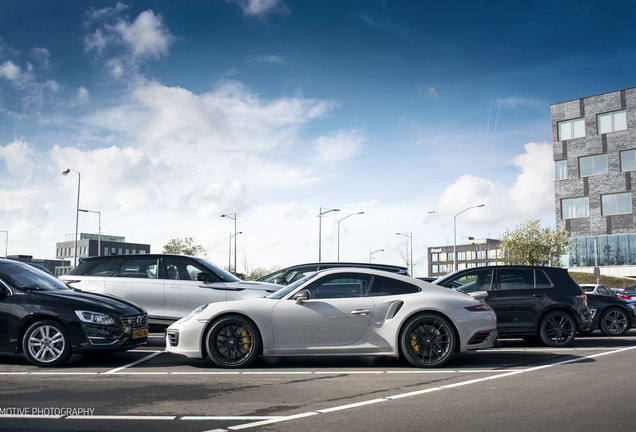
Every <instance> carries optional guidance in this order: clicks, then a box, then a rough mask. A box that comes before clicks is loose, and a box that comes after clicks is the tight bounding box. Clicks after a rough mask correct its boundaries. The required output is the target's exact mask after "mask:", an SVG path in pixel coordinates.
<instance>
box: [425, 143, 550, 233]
mask: <svg viewBox="0 0 636 432" xmlns="http://www.w3.org/2000/svg"><path fill="white" fill-rule="evenodd" d="M524 149H525V152H524V153H522V154H519V155H517V156H515V157H514V159H513V160H512V161H511V162H510V164H512V165H516V166H517V167H518V168H519V170H520V173H519V174H518V175H517V177H516V179H515V181H514V182H513V183H512V184H510V185H506V184H503V183H501V182H495V181H493V180H490V179H487V178H481V177H476V176H473V175H463V176H461V177H459V178H458V179H457V180H456V181H455V182H453V183H452V184H451V185H450V186H448V187H447V188H446V190H445V191H444V193H443V194H442V197H441V198H440V199H439V200H438V202H437V203H436V205H435V210H437V211H440V212H443V213H446V214H450V215H453V214H456V213H457V212H458V211H461V210H463V209H464V208H467V207H470V206H473V205H478V204H486V207H484V208H482V209H479V210H477V211H470V212H467V213H466V214H465V215H462V218H463V219H469V220H473V221H480V222H482V223H488V224H490V225H496V224H505V225H510V224H512V225H515V224H519V223H523V222H525V221H527V220H529V219H543V221H544V223H545V222H547V221H550V222H551V223H553V219H554V202H553V197H554V186H553V184H554V162H553V160H552V146H551V145H550V144H549V143H528V144H526V145H525V146H524Z"/></svg>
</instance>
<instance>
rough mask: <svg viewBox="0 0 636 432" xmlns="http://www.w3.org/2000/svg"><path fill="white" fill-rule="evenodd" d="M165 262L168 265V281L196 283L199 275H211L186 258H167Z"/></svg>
mask: <svg viewBox="0 0 636 432" xmlns="http://www.w3.org/2000/svg"><path fill="white" fill-rule="evenodd" d="M163 260H164V263H165V265H166V277H165V278H166V279H172V280H189V281H195V280H197V275H198V274H199V273H210V272H209V270H207V269H205V268H204V267H203V266H200V265H198V264H197V263H196V262H194V261H192V260H191V259H189V258H186V257H165V258H164V259H163Z"/></svg>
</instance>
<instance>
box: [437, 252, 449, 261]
mask: <svg viewBox="0 0 636 432" xmlns="http://www.w3.org/2000/svg"><path fill="white" fill-rule="evenodd" d="M439 260H440V261H448V259H447V258H446V252H442V253H441V254H439Z"/></svg>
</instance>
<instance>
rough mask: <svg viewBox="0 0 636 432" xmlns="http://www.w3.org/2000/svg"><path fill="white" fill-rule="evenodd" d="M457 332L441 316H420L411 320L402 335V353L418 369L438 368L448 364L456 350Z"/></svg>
mask: <svg viewBox="0 0 636 432" xmlns="http://www.w3.org/2000/svg"><path fill="white" fill-rule="evenodd" d="M455 343H456V337H455V331H454V330H453V326H452V325H451V324H450V323H449V322H448V320H446V319H444V318H442V317H441V316H439V315H434V314H420V315H417V316H414V317H413V318H411V319H409V320H408V321H407V322H406V324H405V325H404V327H403V329H402V332H401V334H400V352H401V353H402V356H403V358H404V359H405V360H406V361H408V362H409V363H410V364H412V365H413V366H416V367H436V366H441V365H443V364H444V363H446V362H447V361H448V360H449V359H450V358H451V356H452V355H453V351H454V350H455Z"/></svg>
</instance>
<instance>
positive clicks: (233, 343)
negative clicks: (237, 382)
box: [205, 315, 261, 368]
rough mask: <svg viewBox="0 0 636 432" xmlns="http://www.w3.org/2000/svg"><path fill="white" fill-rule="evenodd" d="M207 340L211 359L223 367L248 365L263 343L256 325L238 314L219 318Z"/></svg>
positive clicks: (209, 332)
mask: <svg viewBox="0 0 636 432" xmlns="http://www.w3.org/2000/svg"><path fill="white" fill-rule="evenodd" d="M205 340H206V350H207V352H208V355H209V356H210V359H211V360H212V362H214V364H216V365H217V366H220V367H223V368H239V367H244V366H247V365H248V364H250V363H251V362H252V361H253V360H254V358H256V356H257V355H258V352H259V350H260V344H261V339H260V335H259V333H258V329H257V328H256V326H254V324H252V322H251V321H249V320H247V319H246V318H243V317H241V316H238V315H230V316H227V317H223V318H220V319H219V320H217V321H216V322H215V323H214V324H212V327H210V330H209V331H208V334H207V337H206V338H205Z"/></svg>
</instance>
